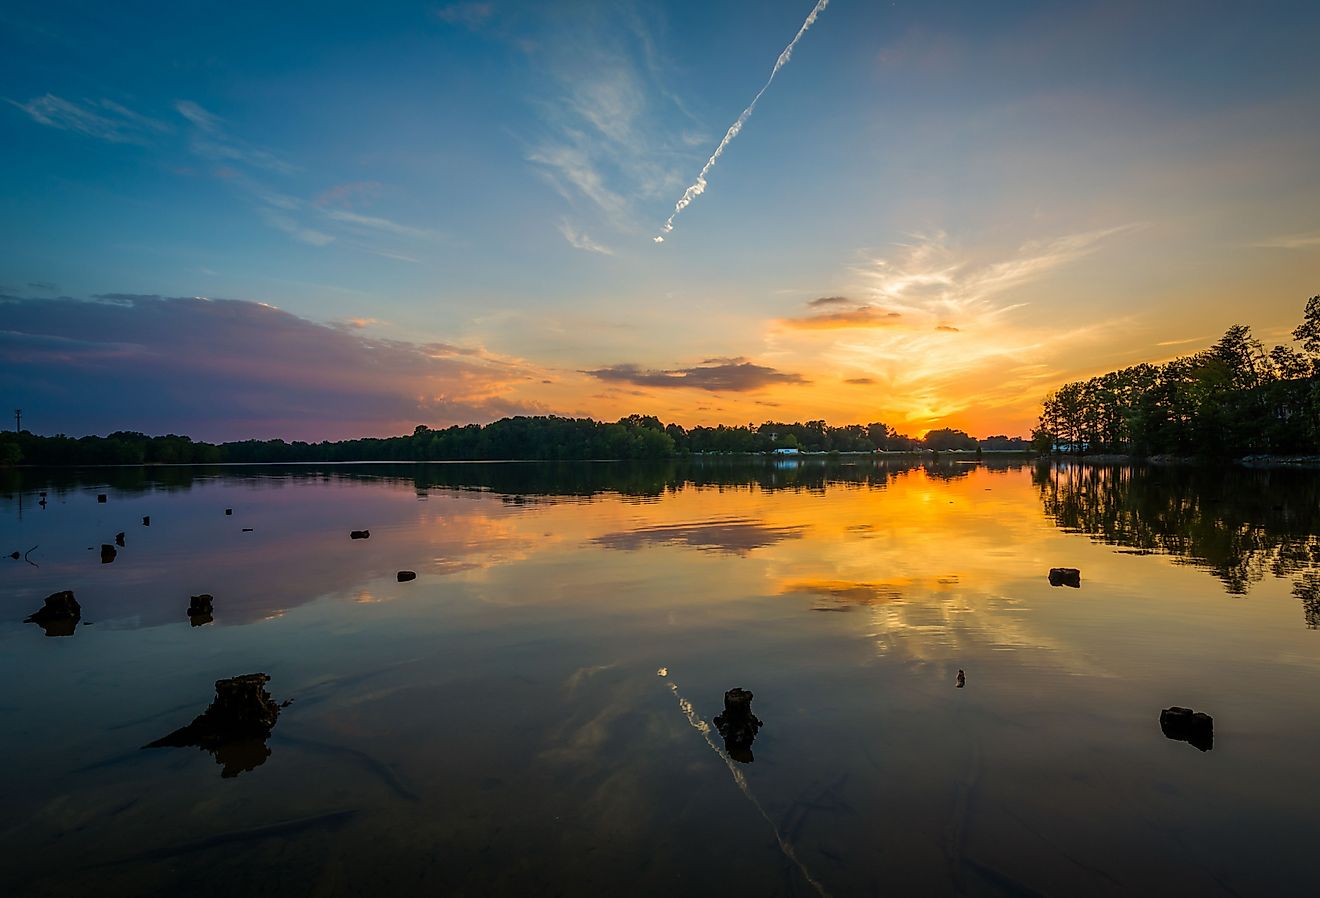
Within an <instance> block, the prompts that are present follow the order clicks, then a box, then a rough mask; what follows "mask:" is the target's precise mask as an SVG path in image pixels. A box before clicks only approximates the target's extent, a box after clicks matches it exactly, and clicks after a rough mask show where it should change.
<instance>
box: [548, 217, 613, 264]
mask: <svg viewBox="0 0 1320 898" xmlns="http://www.w3.org/2000/svg"><path fill="white" fill-rule="evenodd" d="M558 227H559V233H560V234H563V235H564V239H565V240H567V241H568V243H569V245H570V246H572V247H573V248H574V249H580V250H585V251H586V252H589V253H600V254H601V255H603V256H612V255H614V250H612V249H610V248H609V247H608V246H604V245H602V244H600V243H597V242H596V241H595V240H592V239H591V237H590V236H588V235H587V234H586V233H585V232H583V231H578V230H577V229H575V228H574V227H573V225H571V224H569V223H568V222H567V221H561V222H560V223H559V225H558Z"/></svg>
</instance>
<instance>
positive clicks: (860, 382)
mask: <svg viewBox="0 0 1320 898" xmlns="http://www.w3.org/2000/svg"><path fill="white" fill-rule="evenodd" d="M843 382H844V383H846V384H852V385H853V386H855V387H862V386H870V385H871V384H874V383H875V382H876V380H875V378H874V377H848V378H844V381H843Z"/></svg>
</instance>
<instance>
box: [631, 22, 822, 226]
mask: <svg viewBox="0 0 1320 898" xmlns="http://www.w3.org/2000/svg"><path fill="white" fill-rule="evenodd" d="M829 5H830V0H819V2H818V3H817V4H816V6H815V8H814V9H812V10H811V13H810V14H809V15H808V16H807V19H806V21H805V22H803V23H802V27H801V28H799V29H798V33H797V34H795V35H793V39H792V40H791V41H789V42H788V46H787V47H785V48H784V52H783V53H780V54H779V58H778V59H776V60H775V67H774V68H773V69H771V70H770V77H769V78H767V79H765V84H764V85H762V86H761V89H760V90H758V91H757V92H756V96H754V97H752V102H750V103H748V104H747V108H746V109H744V110H743V111H742V115H740V116H738V119H737V121H735V122H734V123H733V124H732V125H730V126H729V130H728V131H727V132H725V134H724V139H723V140H721V141H720V145H719V146H717V147H716V148H715V152H713V153H711V154H710V158H709V159H707V160H706V164H705V165H704V166H702V169H701V174H699V175H697V180H696V181H695V182H694V183H693V184H692V186H691V187H689V188H688V189H687V190H684V191H683V195H682V196H681V197H679V200H678V202H677V203H675V204H674V211H673V213H672V214H671V215H670V216H669V218H668V219H667V220H666V221H665V223H664V226H663V227H661V228H660V233H659V234H657V235H656V236H655V237H653V238H651V239H652V240H654V241H655V242H656V243H664V242H665V234H668V233H669V232H670V231H672V230H673V229H674V219H675V218H678V213H680V212H682V211H683V210H684V209H686V208H687V207H688V206H690V205H692V201H693V200H695V199H696V198H697V197H699V196H701V195H702V194H703V193H705V192H706V174H707V173H708V172H709V171H710V170H711V169H712V168H714V167H715V163H716V162H718V161H719V159H720V155H721V154H722V153H723V152H724V148H725V147H727V146H728V145H729V143H730V142H731V141H732V140H733V139H734V138H735V137H737V136H738V132H739V131H741V130H742V127H743V125H744V124H746V123H747V120H748V119H749V118H751V117H752V110H753V109H755V108H756V101H757V100H759V99H761V94H763V93H765V91H766V88H768V87H769V86H770V82H772V81H774V80H775V76H776V75H778V74H779V70H780V69H782V68H783V67H784V66H785V65H787V64H788V61H789V59H791V58H792V56H793V48H794V47H796V46H797V43H798V41H800V40H802V35H804V34H806V33H807V29H808V28H810V27H811V26H812V25H813V24H815V22H816V17H817V16H819V15H820V14H821V13H823V12H824V11H825V7H827V6H829Z"/></svg>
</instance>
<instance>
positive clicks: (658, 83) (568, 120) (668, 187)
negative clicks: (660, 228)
mask: <svg viewBox="0 0 1320 898" xmlns="http://www.w3.org/2000/svg"><path fill="white" fill-rule="evenodd" d="M645 9H646V12H647V14H648V15H649V16H652V17H659V16H661V15H662V14H663V10H662V9H661V8H660V7H657V6H654V5H653V6H650V7H646V8H645ZM609 10H610V14H609V15H602V14H600V13H599V12H595V11H592V10H591V9H590V8H589V7H575V11H574V13H573V14H572V15H571V17H564V16H561V15H556V16H554V17H553V18H548V19H547V20H546V21H545V22H544V23H543V24H544V26H545V27H543V28H541V29H540V30H539V31H538V34H537V42H536V44H535V45H534V47H532V48H530V49H528V50H527V53H528V58H529V61H530V63H531V64H532V66H533V67H534V68H535V69H536V70H537V72H538V74H539V76H540V78H539V80H540V82H541V84H542V87H541V90H540V91H539V92H538V93H537V94H536V95H534V98H533V100H532V103H533V107H534V109H535V111H536V113H537V118H538V119H539V120H540V122H541V124H542V126H543V128H542V133H540V134H539V135H536V136H534V137H531V138H530V139H529V141H528V149H527V152H526V158H527V161H528V162H529V163H531V164H532V165H533V166H534V168H535V170H536V171H537V172H538V173H539V174H540V175H541V176H542V177H544V178H545V180H546V181H547V182H548V183H549V184H551V186H553V187H554V189H555V190H556V191H558V192H559V193H560V194H561V195H562V196H563V197H564V198H565V199H566V200H567V201H568V202H569V203H571V204H573V206H574V208H575V211H576V213H577V215H578V216H579V217H581V216H584V215H591V214H594V215H595V216H596V219H597V220H592V221H589V224H590V226H591V227H592V229H593V230H598V229H599V228H608V229H610V230H612V231H617V232H622V233H626V234H636V235H640V234H641V233H644V231H643V230H642V228H643V224H642V222H643V218H642V216H641V214H640V213H639V212H638V210H637V209H636V208H635V205H634V204H635V203H638V202H652V201H654V200H657V199H659V198H661V197H663V196H665V195H666V194H667V193H669V192H670V191H673V190H677V189H679V188H680V186H681V184H682V179H681V174H680V172H681V171H682V168H683V167H684V166H686V165H690V164H692V162H693V160H694V156H693V149H692V144H691V142H690V140H691V138H693V137H694V136H695V134H694V130H693V129H692V128H684V129H682V134H675V133H674V129H673V120H674V118H675V116H676V115H677V116H680V117H683V118H688V119H690V118H692V116H691V114H690V113H689V112H688V110H687V108H686V106H685V105H684V104H683V102H682V101H681V99H680V98H679V97H678V95H677V94H676V93H675V92H674V91H672V90H671V89H669V87H668V86H667V84H666V78H667V69H668V65H667V63H666V62H665V54H664V53H663V52H662V50H661V48H660V46H659V42H658V39H657V37H656V35H655V34H653V30H657V29H659V30H661V31H662V30H663V28H662V27H661V26H660V25H658V24H657V23H655V22H648V21H646V20H645V19H643V17H642V15H641V12H640V11H639V9H638V8H636V7H634V6H633V5H631V4H627V3H623V4H616V5H612V6H610V7H609Z"/></svg>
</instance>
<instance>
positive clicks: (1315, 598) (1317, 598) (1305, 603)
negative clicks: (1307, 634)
mask: <svg viewBox="0 0 1320 898" xmlns="http://www.w3.org/2000/svg"><path fill="white" fill-rule="evenodd" d="M1293 595H1295V596H1297V598H1298V599H1300V600H1301V602H1302V614H1304V615H1306V626H1307V627H1308V628H1309V629H1312V630H1320V573H1316V572H1315V571H1307V572H1306V573H1305V574H1302V577H1301V579H1300V580H1298V581H1297V582H1296V583H1294V584H1293Z"/></svg>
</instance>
